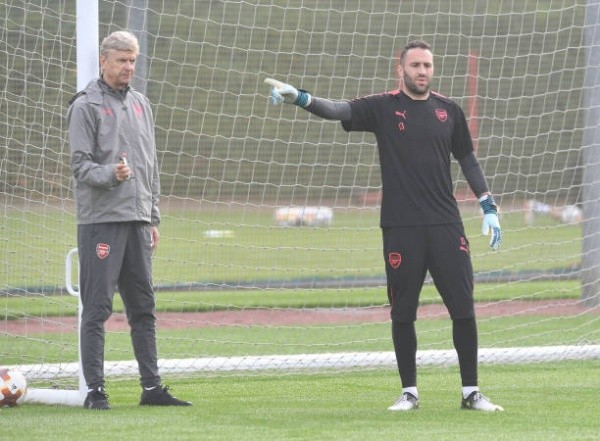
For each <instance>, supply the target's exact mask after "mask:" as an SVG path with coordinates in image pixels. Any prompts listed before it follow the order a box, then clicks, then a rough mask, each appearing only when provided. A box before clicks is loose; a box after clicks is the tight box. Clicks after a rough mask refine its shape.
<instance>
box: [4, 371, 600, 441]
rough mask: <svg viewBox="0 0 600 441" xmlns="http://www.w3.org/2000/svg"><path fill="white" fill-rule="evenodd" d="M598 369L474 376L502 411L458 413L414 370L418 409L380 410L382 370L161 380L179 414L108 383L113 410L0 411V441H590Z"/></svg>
mask: <svg viewBox="0 0 600 441" xmlns="http://www.w3.org/2000/svg"><path fill="white" fill-rule="evenodd" d="M599 368H600V361H584V362H581V361H578V362H561V363H553V364H543V365H538V364H534V365H524V366H485V367H482V368H481V369H480V377H481V386H482V390H483V391H484V393H486V394H487V395H488V396H489V397H490V398H492V399H493V400H494V401H496V402H498V403H499V404H501V405H503V406H504V407H505V412H503V413H495V414H487V413H477V412H471V411H463V410H460V409H459V394H460V392H459V391H460V389H459V384H458V372H457V369H456V368H455V367H448V368H431V367H428V368H420V370H419V390H420V395H421V408H420V409H419V410H418V411H415V412H411V413H392V412H389V411H387V410H386V407H387V406H389V405H390V404H391V403H392V402H393V401H394V400H395V399H396V398H397V396H398V394H399V388H400V386H399V381H398V378H397V373H396V372H395V371H394V370H393V369H392V370H376V371H365V372H335V373H327V372H326V373H321V374H315V375H301V374H293V375H259V376H252V377H246V376H225V377H197V378H189V379H185V380H184V379H169V381H168V384H170V385H171V386H172V390H173V391H174V393H175V395H176V396H178V397H180V398H183V399H188V400H191V401H193V402H194V406H192V407H189V408H142V407H140V406H138V405H137V402H138V400H139V393H140V391H139V386H138V385H137V382H135V381H120V380H114V381H109V382H108V385H107V391H108V393H109V395H110V401H111V404H112V407H113V409H112V410H110V411H107V412H100V411H93V412H92V411H88V410H84V409H80V408H71V407H60V406H43V405H23V406H20V407H17V408H5V409H0V418H2V420H3V421H4V420H6V422H7V423H9V424H7V425H6V426H5V428H4V430H3V431H2V432H0V439H1V440H4V439H6V440H9V439H10V440H12V439H27V440H44V441H54V440H60V441H62V440H65V439H87V440H123V439H127V440H145V439H148V438H152V439H173V440H188V439H189V440H196V439H203V440H228V441H229V440H234V439H243V440H311V441H312V440H344V441H346V440H360V441H363V440H382V439H399V438H402V439H412V440H417V441H418V440H427V441H429V440H464V439H481V438H486V437H493V439H494V440H497V441H500V440H510V441H513V440H532V441H534V440H543V441H552V440H564V439H572V440H582V441H583V440H595V439H597V436H598V431H599V430H600V424H599V423H598V418H597V411H598V404H597V403H598V401H597V399H598V396H597V395H598V391H599V390H600V376H598V375H597V372H598V369H599Z"/></svg>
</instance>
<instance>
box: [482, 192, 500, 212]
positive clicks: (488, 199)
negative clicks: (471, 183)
mask: <svg viewBox="0 0 600 441" xmlns="http://www.w3.org/2000/svg"><path fill="white" fill-rule="evenodd" d="M479 204H480V205H481V208H482V209H483V214H498V206H497V205H496V201H494V197H493V196H492V195H491V194H486V195H485V196H482V197H481V198H479Z"/></svg>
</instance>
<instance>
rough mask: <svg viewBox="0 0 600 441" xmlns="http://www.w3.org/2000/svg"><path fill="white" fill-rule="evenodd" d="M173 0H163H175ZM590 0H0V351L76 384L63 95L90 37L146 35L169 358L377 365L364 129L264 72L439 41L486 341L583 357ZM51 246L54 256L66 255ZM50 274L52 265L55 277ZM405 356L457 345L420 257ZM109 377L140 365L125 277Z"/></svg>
mask: <svg viewBox="0 0 600 441" xmlns="http://www.w3.org/2000/svg"><path fill="white" fill-rule="evenodd" d="M175 3H176V4H175ZM599 8H600V6H599V5H598V4H597V2H595V1H591V0H590V1H579V2H573V1H572V0H557V1H552V2H539V1H536V0H524V1H522V2H518V3H517V2H489V1H485V0H464V1H462V2H448V1H445V0H422V1H418V2H382V1H378V0H330V1H328V2H306V1H303V0H271V1H263V0H248V1H243V2H240V1H233V0H212V1H208V0H207V1H202V2H193V1H181V2H170V1H167V0H126V1H115V0H98V1H95V0H94V1H85V0H78V1H77V2H71V1H63V0H60V1H56V2H39V1H27V0H26V1H22V0H19V1H16V0H7V1H5V2H3V3H2V4H0V35H1V38H0V54H1V55H0V366H1V367H4V366H10V367H14V368H15V369H18V370H20V371H21V372H22V373H23V374H24V375H25V376H26V377H27V379H28V381H29V382H30V390H29V394H28V397H27V399H28V400H29V401H30V402H37V403H40V402H44V403H51V404H66V405H80V404H81V403H82V402H83V398H84V395H85V384H84V383H85V381H84V380H83V378H82V377H81V372H80V368H79V340H78V308H79V307H80V305H79V300H78V293H77V290H78V287H77V286H76V285H77V282H75V280H76V279H77V277H78V276H77V273H76V271H75V268H76V267H77V257H76V256H77V252H76V246H77V243H76V219H75V201H74V198H73V192H72V185H73V184H72V177H71V176H72V173H71V170H70V153H69V144H68V128H67V127H66V120H65V114H66V111H67V108H68V101H69V100H70V99H71V98H72V96H73V95H74V94H75V93H76V92H77V91H79V90H81V89H82V88H83V87H84V86H85V84H86V83H87V82H88V81H89V80H90V79H91V78H93V77H95V76H97V74H98V47H99V43H100V40H101V39H102V38H103V37H104V36H106V35H108V34H109V33H110V32H112V31H115V30H121V29H127V30H130V31H132V32H133V33H134V34H135V35H137V36H138V38H139V39H140V43H141V44H140V47H141V50H142V53H141V54H140V56H139V58H138V63H139V65H138V66H137V69H136V75H137V76H136V78H135V81H134V87H135V88H138V89H140V90H143V91H144V93H145V94H146V95H147V96H148V97H149V99H150V102H151V103H152V109H153V113H154V118H155V121H156V139H157V149H158V158H159V163H160V177H161V185H162V199H161V203H160V207H161V215H162V221H161V226H160V229H161V245H160V247H159V249H158V250H157V251H156V253H155V255H154V257H153V259H154V284H155V286H156V288H157V309H158V312H157V317H158V333H157V335H158V346H159V356H160V360H159V367H160V369H161V374H162V375H167V376H171V375H180V376H190V377H192V376H194V375H235V374H240V375H253V374H257V373H261V372H285V373H290V372H296V371H298V372H311V371H312V372H315V371H316V372H318V371H321V370H324V371H326V370H337V371H343V370H351V369H367V368H368V369H378V368H383V369H390V370H392V369H394V366H395V360H394V354H393V352H392V345H391V338H390V326H389V313H388V310H387V308H388V305H387V296H386V288H385V272H384V265H383V259H382V256H381V233H380V228H379V226H378V222H379V200H380V179H379V161H378V153H377V147H376V144H375V140H374V139H373V137H372V136H370V135H369V134H356V133H353V134H347V133H346V132H345V131H344V130H343V128H342V127H341V126H340V124H339V123H336V122H331V121H325V120H321V119H318V118H316V117H314V116H312V115H310V114H309V113H308V112H305V111H303V110H302V109H297V108H295V107H292V106H286V107H285V108H282V106H270V105H269V102H268V93H269V87H268V86H266V85H265V84H264V79H265V78H268V77H272V78H276V79H278V80H281V81H285V82H289V83H291V84H293V85H295V86H297V87H299V88H303V89H306V90H308V91H309V92H311V93H312V94H313V95H314V96H322V97H327V98H331V99H336V100H343V99H352V98H355V97H358V96H363V95H368V94H373V93H379V92H383V91H388V90H392V89H395V88H397V78H396V73H395V67H396V63H397V56H398V51H399V50H400V49H401V48H402V47H403V46H404V44H405V43H406V42H407V41H409V40H411V39H415V38H420V39H424V40H427V41H428V42H430V43H431V44H432V46H433V50H434V54H435V68H436V74H435V78H436V79H435V84H434V88H435V89H436V90H437V91H439V92H440V93H441V94H443V95H446V96H449V97H451V98H453V99H455V100H456V101H457V102H459V104H461V106H462V108H463V109H464V110H465V113H466V116H467V118H468V119H469V126H470V128H471V131H472V132H473V136H474V141H475V144H476V146H477V157H478V159H479V161H480V163H481V165H482V168H483V171H484V174H485V175H486V178H487V179H488V182H489V184H490V186H491V190H492V191H493V193H494V195H495V198H496V200H497V202H499V205H500V207H501V216H500V221H501V224H502V227H503V236H504V241H503V244H502V247H501V249H500V250H499V252H497V253H493V252H491V251H490V250H489V249H488V247H487V238H485V237H482V236H481V235H480V227H481V224H480V220H481V214H480V212H479V207H478V205H477V204H476V203H475V202H474V199H473V197H472V195H471V194H470V192H469V190H468V188H467V185H466V182H465V180H464V178H463V177H462V174H461V173H460V170H459V167H458V166H457V164H456V163H455V161H453V179H454V185H455V188H456V197H457V200H458V201H459V206H460V209H461V212H462V214H463V218H464V221H465V229H466V232H467V235H468V236H469V242H470V250H471V255H472V259H473V265H474V270H475V283H476V292H475V296H476V300H477V313H478V327H479V331H480V348H481V349H480V353H479V356H480V361H481V363H482V364H484V365H485V364H499V363H500V364H511V363H522V364H526V363H544V362H546V363H548V362H555V361H560V360H598V359H600V326H598V325H599V323H600V306H599V303H600V294H599V291H598V287H599V286H600V262H598V256H599V255H600V244H599V243H598V237H600V236H599V234H600V233H599V231H600V227H599V225H600V216H599V215H600V213H599V212H598V210H599V209H598V207H600V201H599V200H598V188H599V187H598V185H597V183H598V181H599V180H600V176H599V173H600V171H599V170H598V155H597V153H598V150H597V146H598V145H600V143H599V142H597V140H596V139H595V137H597V133H596V132H597V130H596V125H597V121H596V120H597V115H596V113H597V107H598V106H597V102H596V101H597V100H598V98H597V97H596V95H597V89H598V85H597V84H596V83H597V81H598V80H597V78H600V77H599V76H598V75H597V69H598V67H597V66H598V64H599V63H598V61H597V58H598V54H600V51H599V50H600V41H597V39H598V37H597V35H600V32H596V31H597V30H598V28H599V26H600V20H599V19H598V9H599ZM65 256H67V257H66V260H65ZM65 278H66V286H65ZM421 303H422V306H421V309H420V313H421V311H422V313H423V315H422V316H420V317H419V320H418V321H417V326H418V335H419V353H418V363H419V365H422V366H436V365H453V364H455V363H456V360H455V353H454V351H453V349H452V341H451V334H450V329H449V326H450V323H449V320H448V317H447V314H446V312H445V311H444V309H443V307H442V306H441V305H440V299H439V296H438V295H437V293H436V291H435V288H434V286H433V284H432V283H431V281H430V280H429V279H428V280H427V283H426V285H425V288H424V290H423V293H422V295H421ZM106 331H107V332H106V354H105V355H106V365H105V371H106V375H107V377H108V378H122V377H124V378H127V379H131V378H135V377H136V376H137V375H138V373H137V366H136V363H135V361H134V357H133V354H132V349H131V342H130V338H129V329H128V327H127V323H126V318H125V315H124V313H123V305H122V302H121V301H120V298H119V296H118V294H117V295H115V312H114V314H113V316H112V317H111V319H110V320H109V322H107V327H106Z"/></svg>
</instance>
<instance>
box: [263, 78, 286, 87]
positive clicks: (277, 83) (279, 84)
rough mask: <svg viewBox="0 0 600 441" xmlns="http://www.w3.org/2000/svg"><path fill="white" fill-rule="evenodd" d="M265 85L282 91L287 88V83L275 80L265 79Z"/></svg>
mask: <svg viewBox="0 0 600 441" xmlns="http://www.w3.org/2000/svg"><path fill="white" fill-rule="evenodd" d="M265 83H267V84H268V85H270V86H273V87H274V88H276V89H281V88H282V87H283V86H285V83H282V82H281V81H277V80H276V79H275V78H265Z"/></svg>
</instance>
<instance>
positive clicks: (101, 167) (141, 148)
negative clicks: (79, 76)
mask: <svg viewBox="0 0 600 441" xmlns="http://www.w3.org/2000/svg"><path fill="white" fill-rule="evenodd" d="M67 122H68V125H69V136H70V142H71V168H72V169H73V176H74V178H75V196H76V200H77V223H78V224H97V223H105V222H131V221H144V222H149V223H151V224H152V225H158V224H159V223H160V213H159V210H158V199H159V194H160V180H159V176H158V161H157V155H156V143H155V139H154V120H153V116H152V109H151V107H150V102H149V100H148V98H146V97H145V96H144V95H142V94H141V93H140V92H137V91H135V90H134V89H132V88H131V87H127V89H125V90H123V91H118V90H114V89H111V88H110V87H109V86H108V85H107V84H106V83H105V82H104V81H102V80H101V79H95V80H93V81H91V82H90V83H89V84H88V85H87V86H86V87H85V89H84V90H83V91H81V92H79V93H78V94H77V95H76V96H75V97H74V98H73V100H72V101H71V106H70V107H69V110H68V112H67ZM120 157H125V158H126V160H127V164H128V165H129V168H130V169H131V178H130V179H129V180H127V181H123V182H119V181H118V180H117V178H116V176H115V165H116V164H117V162H118V161H119V158H120Z"/></svg>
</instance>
